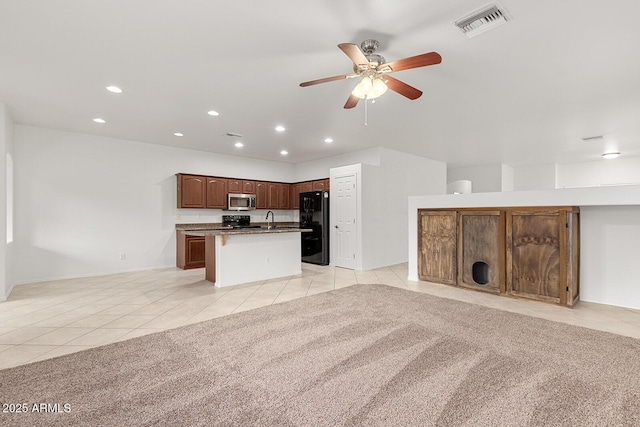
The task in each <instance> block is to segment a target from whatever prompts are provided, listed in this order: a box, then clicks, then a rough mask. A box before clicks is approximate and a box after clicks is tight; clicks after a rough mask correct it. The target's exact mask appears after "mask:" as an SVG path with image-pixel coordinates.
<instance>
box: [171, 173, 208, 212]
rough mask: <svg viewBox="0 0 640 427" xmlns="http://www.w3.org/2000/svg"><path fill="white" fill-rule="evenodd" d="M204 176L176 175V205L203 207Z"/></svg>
mask: <svg viewBox="0 0 640 427" xmlns="http://www.w3.org/2000/svg"><path fill="white" fill-rule="evenodd" d="M206 185H207V184H206V178H205V177H204V176H198V175H182V174H181V175H178V207H179V208H204V207H205V201H206Z"/></svg>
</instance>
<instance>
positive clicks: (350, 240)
mask: <svg viewBox="0 0 640 427" xmlns="http://www.w3.org/2000/svg"><path fill="white" fill-rule="evenodd" d="M334 184H335V186H334ZM331 192H332V193H333V194H332V195H331V197H333V198H335V199H334V200H335V205H334V206H335V207H336V209H335V210H334V211H333V212H332V213H331V214H332V216H333V218H334V222H333V227H334V228H333V241H334V242H335V244H334V252H333V254H334V255H333V256H332V257H331V258H332V262H333V265H335V266H336V267H344V268H350V269H355V268H356V249H357V248H356V242H357V240H356V237H357V235H356V200H357V197H356V192H357V189H356V175H355V174H352V175H344V176H339V177H336V178H335V181H333V182H331Z"/></svg>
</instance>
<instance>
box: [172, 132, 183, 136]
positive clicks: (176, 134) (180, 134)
mask: <svg viewBox="0 0 640 427" xmlns="http://www.w3.org/2000/svg"><path fill="white" fill-rule="evenodd" d="M174 135H175V136H184V134H183V133H180V132H176V133H174Z"/></svg>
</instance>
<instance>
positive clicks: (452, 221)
mask: <svg viewBox="0 0 640 427" xmlns="http://www.w3.org/2000/svg"><path fill="white" fill-rule="evenodd" d="M457 226H458V225H457V212H456V211H419V214H418V231H419V239H418V275H419V277H420V280H426V281H432V282H438V283H447V284H455V283H456V279H457Z"/></svg>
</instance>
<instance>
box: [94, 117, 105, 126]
mask: <svg viewBox="0 0 640 427" xmlns="http://www.w3.org/2000/svg"><path fill="white" fill-rule="evenodd" d="M93 121H94V122H96V123H100V124H103V123H107V122H106V121H105V120H104V119H101V118H100V117H96V118H95V119H93Z"/></svg>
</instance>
